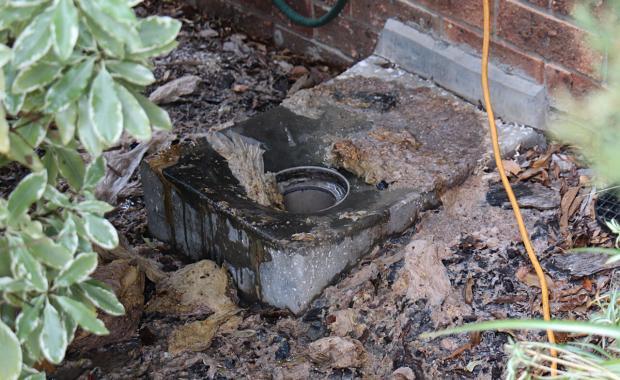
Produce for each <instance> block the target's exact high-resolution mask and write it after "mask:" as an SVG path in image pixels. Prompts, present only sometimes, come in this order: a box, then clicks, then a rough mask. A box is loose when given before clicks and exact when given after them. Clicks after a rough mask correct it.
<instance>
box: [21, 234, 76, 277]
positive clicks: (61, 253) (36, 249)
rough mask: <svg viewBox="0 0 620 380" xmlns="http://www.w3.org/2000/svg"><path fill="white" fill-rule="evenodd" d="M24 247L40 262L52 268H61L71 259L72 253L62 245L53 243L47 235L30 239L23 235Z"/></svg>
mask: <svg viewBox="0 0 620 380" xmlns="http://www.w3.org/2000/svg"><path fill="white" fill-rule="evenodd" d="M24 241H25V242H26V247H27V248H28V250H29V251H30V253H31V254H32V255H33V256H34V257H35V258H36V259H37V260H39V261H40V262H42V263H44V264H45V265H48V266H50V267H52V268H56V269H62V268H64V266H65V265H66V264H67V263H68V262H70V261H71V260H72V259H73V254H72V253H71V252H70V251H69V250H68V249H67V248H65V247H64V246H62V245H60V244H57V243H54V241H53V240H52V239H50V238H48V237H42V238H39V239H32V238H29V237H26V236H24Z"/></svg>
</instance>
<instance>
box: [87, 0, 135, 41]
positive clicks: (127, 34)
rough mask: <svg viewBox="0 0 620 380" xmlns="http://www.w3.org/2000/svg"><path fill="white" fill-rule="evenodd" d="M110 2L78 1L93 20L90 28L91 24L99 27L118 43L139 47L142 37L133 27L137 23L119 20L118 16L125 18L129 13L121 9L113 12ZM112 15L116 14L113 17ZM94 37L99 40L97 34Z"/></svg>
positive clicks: (96, 0) (97, 0)
mask: <svg viewBox="0 0 620 380" xmlns="http://www.w3.org/2000/svg"><path fill="white" fill-rule="evenodd" d="M109 1H110V0H106V1H105V2H104V1H99V0H78V2H79V4H80V8H82V10H83V11H84V12H85V13H86V14H87V15H88V17H89V18H90V19H91V23H89V26H91V24H96V25H98V26H99V27H100V29H101V30H102V31H105V34H107V35H108V36H110V37H112V38H113V39H115V40H116V41H118V42H121V43H124V44H127V46H130V47H137V46H139V43H140V37H139V35H138V32H137V31H136V29H135V28H134V26H133V25H134V24H135V21H133V22H128V20H123V19H118V18H117V17H118V16H121V17H125V16H126V15H127V13H126V12H123V11H122V9H120V7H116V8H117V9H116V10H112V7H111V6H110V4H109ZM106 11H107V12H106ZM108 12H109V13H108ZM129 12H130V13H131V16H133V13H132V12H131V10H130V9H129ZM110 13H116V14H114V15H112V14H110ZM91 31H93V29H91ZM93 35H94V36H95V39H97V40H99V37H98V36H97V33H95V32H93Z"/></svg>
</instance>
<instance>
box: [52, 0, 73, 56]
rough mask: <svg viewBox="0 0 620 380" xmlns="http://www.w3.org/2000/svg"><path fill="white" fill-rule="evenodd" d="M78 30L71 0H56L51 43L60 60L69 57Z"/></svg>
mask: <svg viewBox="0 0 620 380" xmlns="http://www.w3.org/2000/svg"><path fill="white" fill-rule="evenodd" d="M78 32H79V24H78V12H77V9H76V8H75V6H74V5H73V1H72V0H58V5H57V6H56V10H55V11H54V14H53V16H52V36H53V38H52V43H53V46H54V51H55V52H56V55H58V57H59V58H60V60H61V61H65V60H67V59H68V58H69V56H70V55H71V53H72V52H73V47H74V46H75V43H76V42H77V38H78Z"/></svg>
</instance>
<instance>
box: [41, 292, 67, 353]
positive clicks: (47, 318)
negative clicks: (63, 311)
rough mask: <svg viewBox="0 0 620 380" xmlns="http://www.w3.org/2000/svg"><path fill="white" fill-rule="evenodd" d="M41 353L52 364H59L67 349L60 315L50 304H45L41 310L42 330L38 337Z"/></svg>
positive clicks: (65, 335)
mask: <svg viewBox="0 0 620 380" xmlns="http://www.w3.org/2000/svg"><path fill="white" fill-rule="evenodd" d="M39 346H40V347H41V353H42V354H43V356H45V358H46V359H47V360H48V361H49V362H50V363H53V364H60V362H62V359H64V357H65V351H66V349H67V334H66V332H65V328H64V325H63V323H62V320H61V318H60V313H59V312H58V310H56V308H55V307H54V306H52V304H50V303H49V302H45V308H44V309H43V329H42V330H41V336H40V337H39Z"/></svg>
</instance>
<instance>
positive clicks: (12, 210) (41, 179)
mask: <svg viewBox="0 0 620 380" xmlns="http://www.w3.org/2000/svg"><path fill="white" fill-rule="evenodd" d="M46 184H47V173H46V172H44V171H42V172H39V173H31V174H28V175H27V176H26V177H25V178H24V179H22V180H21V181H20V182H19V184H18V185H17V187H16V188H15V190H13V192H12V193H11V195H10V196H9V203H8V206H7V207H8V209H9V214H10V215H11V217H12V218H17V217H19V216H21V215H22V214H23V213H24V212H25V211H26V210H28V208H29V207H30V205H31V204H33V203H34V202H36V201H37V200H39V198H41V196H43V192H44V191H45V185H46Z"/></svg>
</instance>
